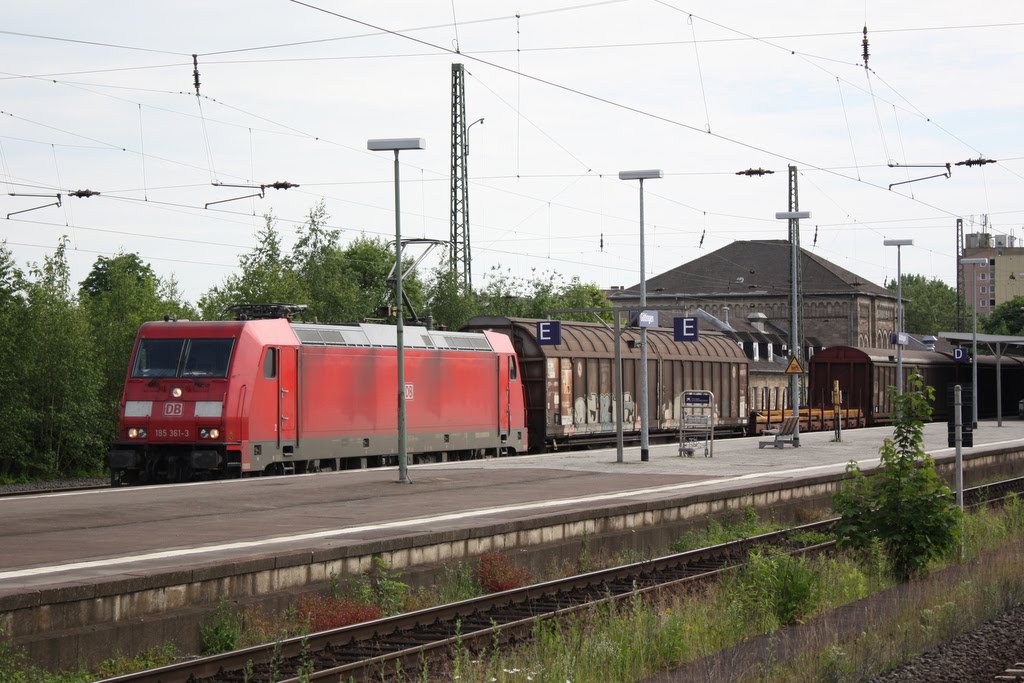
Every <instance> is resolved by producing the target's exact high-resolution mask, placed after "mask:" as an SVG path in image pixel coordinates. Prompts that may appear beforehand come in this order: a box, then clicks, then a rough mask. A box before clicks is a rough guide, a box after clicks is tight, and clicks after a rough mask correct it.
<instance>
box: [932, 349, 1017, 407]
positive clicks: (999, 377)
mask: <svg viewBox="0 0 1024 683" xmlns="http://www.w3.org/2000/svg"><path fill="white" fill-rule="evenodd" d="M938 336H939V337H940V338H941V339H947V340H949V341H951V342H960V343H962V344H973V343H974V341H975V340H977V342H978V343H979V344H984V345H985V346H986V347H988V350H989V353H991V354H992V355H994V356H995V357H996V420H997V423H998V425H999V426H1000V427H1002V426H1003V372H1002V360H1003V353H1004V352H1005V351H1006V348H1007V347H1009V346H1024V337H1018V336H1014V335H1012V334H977V335H976V334H974V333H973V332H939V335H938Z"/></svg>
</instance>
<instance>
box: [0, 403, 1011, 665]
mask: <svg viewBox="0 0 1024 683" xmlns="http://www.w3.org/2000/svg"><path fill="white" fill-rule="evenodd" d="M888 436H891V429H888V428H876V429H860V430H848V431H846V432H844V433H843V439H842V442H840V443H836V442H834V441H833V434H832V433H831V432H812V433H805V434H802V435H801V438H800V441H801V446H800V447H799V448H793V447H792V446H790V445H786V446H785V447H784V448H782V449H777V448H764V449H759V448H758V441H760V440H763V439H764V438H765V437H752V438H748V439H729V440H719V441H717V442H716V443H715V444H714V456H713V457H710V458H707V457H703V456H702V455H700V454H698V455H697V456H696V457H693V458H683V457H679V455H678V452H679V449H678V445H677V444H667V445H654V446H652V447H651V450H650V461H649V462H640V460H639V449H638V448H636V447H632V448H627V449H626V450H625V452H624V459H623V460H624V461H623V462H617V460H616V452H615V450H614V449H611V450H607V449H603V450H591V451H573V452H565V453H552V454H545V455H537V456H520V457H514V458H502V459H491V460H482V461H470V462H459V463H446V464H432V465H420V466H414V467H410V468H409V474H410V478H411V480H412V482H413V483H412V484H399V483H397V472H396V470H395V469H393V468H388V469H376V470H362V471H346V472H337V473H323V474H317V475H303V476H290V477H276V478H257V479H245V480H235V481H226V482H210V483H197V484H181V485H169V486H159V487H140V488H118V489H107V490H100V491H91V492H82V493H55V494H46V495H38V496H27V497H16V498H8V499H0V513H2V517H0V518H2V519H3V524H2V525H0V629H2V630H4V631H5V632H6V633H7V634H8V635H10V636H13V637H14V639H15V641H16V642H20V643H22V644H24V645H26V646H27V647H29V648H30V650H31V651H32V653H33V656H34V657H38V658H39V659H40V660H45V662H44V663H46V664H47V665H68V664H70V663H72V662H74V661H75V660H76V658H77V659H83V658H88V657H87V653H88V652H90V651H91V648H93V647H95V643H93V644H90V643H89V642H88V640H87V639H86V640H79V641H78V645H77V646H75V647H74V648H71V646H62V647H63V650H62V649H61V648H57V650H54V647H55V646H54V645H53V644H52V642H50V641H51V639H52V636H53V635H54V634H62V635H64V636H68V635H69V634H72V633H77V632H79V631H82V630H88V631H91V632H93V633H96V634H99V633H101V632H102V629H100V628H99V627H100V626H101V625H112V628H114V629H115V630H116V629H122V630H123V629H128V630H132V629H135V630H136V631H137V630H138V629H139V628H140V624H141V623H142V622H147V621H148V622H154V621H158V620H159V618H163V617H165V616H166V615H168V614H170V613H172V612H173V611H175V610H183V609H196V608H203V609H205V608H208V607H210V606H213V605H216V603H217V599H218V597H219V596H220V595H226V596H227V597H229V598H230V599H235V600H245V599H254V598H258V597H260V596H267V595H270V594H273V593H275V592H280V591H287V590H302V589H307V590H308V589H311V588H313V587H316V586H318V585H322V584H324V583H326V582H327V581H328V580H329V578H330V576H331V575H332V574H333V575H337V576H342V577H344V576H345V575H351V574H356V573H359V572H362V571H367V570H368V569H369V568H370V567H371V565H372V558H373V557H374V556H380V557H383V558H384V559H385V560H386V561H388V562H389V563H391V564H392V565H393V566H394V567H395V568H397V569H400V570H406V569H410V568H414V567H425V566H433V567H435V568H436V567H438V566H440V565H443V564H444V563H445V562H451V561H454V560H459V559H463V558H467V559H468V558H471V557H474V556H476V555H478V554H479V553H480V552H484V551H486V550H491V549H506V550H508V549H515V550H518V551H527V550H531V549H539V548H544V547H553V546H557V545H558V544H566V543H572V544H576V545H579V544H581V543H584V542H588V539H589V540H590V541H596V540H603V541H604V542H606V543H609V544H611V545H612V546H613V547H614V546H615V544H617V543H618V544H622V543H627V542H628V543H631V544H632V547H633V548H634V549H635V550H637V551H638V552H641V553H644V552H654V549H656V548H657V549H660V548H663V547H665V544H666V543H667V540H669V539H670V538H671V537H672V534H675V533H677V532H678V530H679V529H680V528H681V525H684V524H688V523H694V522H695V521H697V522H702V520H703V518H704V517H706V516H707V515H709V514H713V513H715V512H721V511H722V510H725V509H735V508H738V507H743V506H746V505H755V506H760V507H764V508H769V507H779V508H781V507H785V506H787V505H788V506H789V507H790V511H791V512H792V510H793V508H795V507H799V506H801V505H803V506H807V507H808V508H810V507H813V506H820V505H822V504H823V502H824V504H827V501H828V497H829V496H830V494H831V491H833V490H834V488H835V484H836V482H837V481H838V479H839V478H840V477H841V475H842V473H843V471H844V469H845V466H846V463H847V462H848V461H850V460H857V461H858V462H860V464H861V467H862V468H863V469H870V468H871V467H873V466H875V465H876V464H877V462H878V450H879V447H880V446H881V444H882V442H883V440H884V439H885V438H886V437H888ZM974 436H975V444H977V445H976V446H975V447H974V448H968V449H964V454H965V459H966V461H967V462H968V463H969V464H968V466H969V467H977V466H980V465H981V464H986V466H987V467H988V468H989V470H990V471H1002V470H1006V471H1013V470H1014V469H1015V468H1016V470H1017V471H1020V470H1021V467H1022V466H1020V465H1018V463H1019V462H1020V458H1024V422H1020V421H1016V420H1014V421H1008V420H1007V421H1004V422H1003V426H1001V427H997V426H996V424H995V423H994V422H984V423H982V425H981V426H980V428H979V429H978V430H977V431H976V432H975V434H974ZM925 446H926V449H928V450H929V451H930V452H931V453H932V454H933V457H935V458H936V460H937V461H939V462H943V461H945V460H947V459H951V458H952V454H953V450H952V449H950V448H947V447H946V425H945V424H932V425H927V426H926V428H925ZM969 482H970V479H968V483H969ZM624 535H625V538H626V540H623V539H624ZM165 632H166V629H165V630H164V631H160V633H165ZM96 637H99V636H96ZM103 637H105V638H108V639H109V638H112V637H114V636H111V635H110V634H109V633H108V634H106V635H105V636H103ZM160 637H162V636H161V635H159V634H157V633H154V634H153V635H152V636H151V637H149V638H143V637H140V636H139V634H138V633H135V634H134V641H133V642H134V643H135V644H136V645H139V646H141V645H142V644H143V643H144V642H145V641H147V640H153V639H159V638H160ZM133 647H134V646H133ZM33 648H34V649H33Z"/></svg>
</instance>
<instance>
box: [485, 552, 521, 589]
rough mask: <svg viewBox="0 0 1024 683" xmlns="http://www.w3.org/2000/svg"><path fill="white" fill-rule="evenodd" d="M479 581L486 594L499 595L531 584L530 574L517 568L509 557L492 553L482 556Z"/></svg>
mask: <svg viewBox="0 0 1024 683" xmlns="http://www.w3.org/2000/svg"><path fill="white" fill-rule="evenodd" d="M477 579H478V580H479V581H480V587H481V588H483V590H484V592H486V593H497V592H499V591H507V590H511V589H513V588H521V587H523V586H525V585H526V584H528V583H529V582H530V572H529V571H528V570H527V569H526V568H525V567H517V566H515V565H514V564H513V563H512V560H511V559H509V556H508V555H506V554H504V553H500V552H490V553H484V554H483V555H481V556H480V564H479V566H478V567H477Z"/></svg>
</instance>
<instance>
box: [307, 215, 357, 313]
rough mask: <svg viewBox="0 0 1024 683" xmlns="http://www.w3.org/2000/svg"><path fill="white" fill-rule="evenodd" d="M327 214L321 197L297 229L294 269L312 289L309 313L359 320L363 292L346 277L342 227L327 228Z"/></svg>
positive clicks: (309, 289)
mask: <svg viewBox="0 0 1024 683" xmlns="http://www.w3.org/2000/svg"><path fill="white" fill-rule="evenodd" d="M327 218H328V216H327V209H326V207H325V205H324V202H323V201H322V200H321V201H320V203H318V204H317V205H316V206H315V207H313V208H312V209H310V211H309V215H308V216H307V218H306V224H305V225H304V226H301V227H300V228H299V229H298V239H297V240H296V242H295V249H294V250H293V261H294V264H295V269H296V271H297V273H298V276H299V279H300V280H301V281H302V283H303V284H304V285H305V287H306V289H307V291H308V292H309V303H308V305H309V309H308V311H307V317H309V318H310V319H313V320H319V321H322V322H350V321H353V320H358V319H359V317H362V316H361V315H360V313H362V311H360V308H361V306H360V304H361V301H360V299H361V292H360V291H359V288H358V286H357V285H356V284H355V283H354V282H352V280H351V278H349V277H346V258H345V254H344V253H343V252H342V250H341V248H340V247H339V246H338V241H339V238H340V236H341V231H340V230H336V229H332V228H328V227H327Z"/></svg>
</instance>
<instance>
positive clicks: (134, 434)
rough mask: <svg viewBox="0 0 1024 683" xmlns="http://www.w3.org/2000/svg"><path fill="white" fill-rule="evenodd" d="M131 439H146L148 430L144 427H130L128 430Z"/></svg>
mask: <svg viewBox="0 0 1024 683" xmlns="http://www.w3.org/2000/svg"><path fill="white" fill-rule="evenodd" d="M128 438H129V439H145V438H146V429H145V428H144V427H129V428H128Z"/></svg>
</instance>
